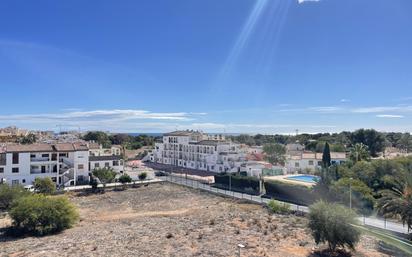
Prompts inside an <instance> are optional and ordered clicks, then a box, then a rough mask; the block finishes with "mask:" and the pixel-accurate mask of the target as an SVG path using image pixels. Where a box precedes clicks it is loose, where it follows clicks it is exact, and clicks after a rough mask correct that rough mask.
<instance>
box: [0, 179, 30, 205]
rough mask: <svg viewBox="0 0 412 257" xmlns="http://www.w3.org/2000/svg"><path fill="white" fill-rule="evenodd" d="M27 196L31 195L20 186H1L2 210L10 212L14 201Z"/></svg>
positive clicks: (0, 201)
mask: <svg viewBox="0 0 412 257" xmlns="http://www.w3.org/2000/svg"><path fill="white" fill-rule="evenodd" d="M27 195H30V192H28V191H27V190H25V189H24V188H23V187H22V186H20V185H15V186H11V185H9V184H0V210H2V211H7V210H9V209H10V207H11V205H12V204H13V202H14V201H16V200H18V199H19V198H21V197H24V196H27Z"/></svg>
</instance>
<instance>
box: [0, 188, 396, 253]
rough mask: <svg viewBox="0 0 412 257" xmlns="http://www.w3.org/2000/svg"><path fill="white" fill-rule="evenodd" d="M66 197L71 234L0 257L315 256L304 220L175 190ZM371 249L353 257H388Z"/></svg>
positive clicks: (18, 243) (32, 240) (0, 243)
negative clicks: (71, 211)
mask: <svg viewBox="0 0 412 257" xmlns="http://www.w3.org/2000/svg"><path fill="white" fill-rule="evenodd" d="M70 198H71V199H72V201H73V202H74V203H75V204H76V205H77V206H78V207H79V210H80V216H81V219H80V221H79V223H78V224H77V225H76V226H75V227H73V228H71V229H68V230H66V231H64V232H62V233H60V234H57V235H52V236H47V237H26V238H23V239H13V238H5V237H4V236H2V235H0V237H1V238H0V256H39V257H40V256H41V257H44V256H45V257H47V256H79V257H80V256H123V257H124V256H156V257H158V256H176V257H186V256H210V257H212V256H214V257H215V256H222V257H223V256H225V257H227V256H233V257H234V256H237V245H238V244H239V243H242V244H244V245H245V246H246V248H245V249H243V250H242V256H276V257H285V256H290V257H294V256H302V257H303V256H315V255H313V254H312V249H313V248H314V247H315V245H314V243H313V240H312V239H311V237H310V236H309V233H308V231H307V229H306V224H307V220H306V219H305V218H302V217H296V216H293V215H290V216H281V215H271V214H269V213H268V211H267V210H265V209H264V208H262V207H261V206H259V205H255V204H250V203H246V202H239V201H237V200H231V199H228V198H223V197H220V196H215V195H213V194H210V193H205V192H200V191H196V190H193V189H188V188H184V187H181V186H177V185H171V184H156V185H150V186H148V187H140V188H137V189H128V190H126V191H112V192H106V193H105V194H102V195H89V196H79V195H73V194H72V195H71V196H70ZM1 222H3V223H1ZM1 222H0V224H3V226H4V225H5V224H7V223H8V221H6V220H5V219H3V220H2V221H1ZM376 249H377V242H376V240H375V239H373V238H371V237H366V236H363V237H362V241H361V243H360V244H359V245H358V247H357V252H355V253H353V256H365V257H366V256H369V257H375V256H389V255H385V254H382V253H380V252H378V251H377V250H376Z"/></svg>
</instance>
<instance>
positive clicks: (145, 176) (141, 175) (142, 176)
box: [139, 172, 147, 180]
mask: <svg viewBox="0 0 412 257" xmlns="http://www.w3.org/2000/svg"><path fill="white" fill-rule="evenodd" d="M146 178H147V173H146V172H142V173H140V174H139V179H140V180H145V179H146Z"/></svg>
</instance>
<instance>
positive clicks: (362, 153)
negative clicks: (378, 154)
mask: <svg viewBox="0 0 412 257" xmlns="http://www.w3.org/2000/svg"><path fill="white" fill-rule="evenodd" d="M350 159H351V160H352V161H353V163H356V162H360V161H368V160H370V156H369V151H368V146H367V145H364V144H363V143H357V144H355V145H354V146H353V147H352V148H351V150H350Z"/></svg>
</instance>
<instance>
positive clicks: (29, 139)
mask: <svg viewBox="0 0 412 257" xmlns="http://www.w3.org/2000/svg"><path fill="white" fill-rule="evenodd" d="M36 141H37V138H36V135H34V134H33V133H30V134H28V135H27V136H24V137H22V138H21V139H20V140H19V142H20V144H23V145H29V144H34V143H36Z"/></svg>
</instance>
